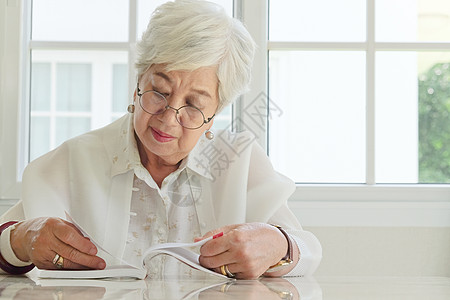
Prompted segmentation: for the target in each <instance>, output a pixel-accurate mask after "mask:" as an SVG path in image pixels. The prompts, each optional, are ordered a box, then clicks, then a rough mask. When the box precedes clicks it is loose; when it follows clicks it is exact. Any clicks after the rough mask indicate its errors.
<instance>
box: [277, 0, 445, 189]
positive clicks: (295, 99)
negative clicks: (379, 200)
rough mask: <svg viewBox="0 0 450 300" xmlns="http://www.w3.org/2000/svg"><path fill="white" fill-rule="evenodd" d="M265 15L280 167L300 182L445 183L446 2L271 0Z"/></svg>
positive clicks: (426, 0) (436, 0)
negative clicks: (277, 115)
mask: <svg viewBox="0 0 450 300" xmlns="http://www.w3.org/2000/svg"><path fill="white" fill-rule="evenodd" d="M287 7H289V9H286V8H287ZM268 19H269V22H268V24H269V28H268V33H269V39H268V60H269V66H268V68H269V87H268V90H269V93H268V95H269V98H270V100H271V102H273V103H276V105H278V106H280V108H281V110H282V112H283V114H282V116H281V117H277V118H271V119H269V124H268V128H269V136H268V148H269V153H270V155H271V157H272V160H273V162H274V164H275V166H276V167H277V168H278V169H279V170H281V171H282V172H283V173H286V174H288V175H289V176H290V177H291V178H294V179H295V180H296V181H297V182H299V183H333V184H334V183H339V184H342V183H347V184H355V183H356V184H386V183H389V184H406V183H407V184H415V183H434V184H440V183H450V121H449V120H450V118H449V115H450V102H448V101H449V100H448V99H450V88H449V85H450V71H449V65H450V44H449V42H450V22H449V19H450V4H449V2H448V1H446V0H434V1H428V0H417V1H410V0H396V1H390V0H369V1H361V0H345V1H332V0H320V1H289V0H282V1H280V0H277V1H270V4H269V14H268Z"/></svg>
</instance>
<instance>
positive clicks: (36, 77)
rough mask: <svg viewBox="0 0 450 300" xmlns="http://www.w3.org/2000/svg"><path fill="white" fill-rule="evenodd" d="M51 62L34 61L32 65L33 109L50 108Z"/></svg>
mask: <svg viewBox="0 0 450 300" xmlns="http://www.w3.org/2000/svg"><path fill="white" fill-rule="evenodd" d="M50 68H51V64H50V63H33V64H32V66H31V98H32V99H33V102H32V103H31V110H49V109H50V92H51V89H50V78H51V69H50Z"/></svg>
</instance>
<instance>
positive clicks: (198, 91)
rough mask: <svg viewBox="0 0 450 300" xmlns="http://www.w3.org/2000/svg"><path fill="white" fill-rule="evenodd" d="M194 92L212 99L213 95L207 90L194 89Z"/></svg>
mask: <svg viewBox="0 0 450 300" xmlns="http://www.w3.org/2000/svg"><path fill="white" fill-rule="evenodd" d="M192 91H193V92H195V93H197V94H199V95H202V96H205V97H209V98H211V99H212V97H211V95H210V94H209V93H208V92H207V91H205V90H199V89H193V90H192Z"/></svg>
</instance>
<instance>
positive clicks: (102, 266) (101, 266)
mask: <svg viewBox="0 0 450 300" xmlns="http://www.w3.org/2000/svg"><path fill="white" fill-rule="evenodd" d="M97 267H98V268H99V269H100V270H103V269H104V268H105V267H106V264H105V263H104V262H101V263H99V264H98V265H97Z"/></svg>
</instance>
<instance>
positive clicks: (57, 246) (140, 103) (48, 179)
mask: <svg viewBox="0 0 450 300" xmlns="http://www.w3.org/2000/svg"><path fill="white" fill-rule="evenodd" d="M137 53H138V55H137V57H138V58H137V62H136V66H137V73H138V77H137V78H138V82H137V86H136V90H135V92H134V99H133V103H132V104H131V105H130V106H129V107H128V112H129V113H128V114H127V115H125V116H124V117H122V118H120V119H119V120H117V121H115V122H113V123H112V124H110V125H108V126H106V127H104V128H102V129H99V130H95V131H92V132H89V133H86V134H84V135H81V136H79V137H76V138H74V139H71V140H69V141H67V142H65V143H64V144H62V145H61V146H59V147H58V148H57V149H55V150H53V151H51V152H49V153H48V154H46V155H44V156H42V157H40V158H38V159H36V160H35V161H33V162H31V163H30V164H29V165H28V166H27V168H26V170H25V172H24V175H23V184H22V186H23V192H22V200H21V201H20V202H19V203H18V204H17V205H16V206H14V207H13V208H12V209H11V210H9V211H8V212H7V213H6V214H5V215H4V216H2V222H6V223H3V224H2V226H1V228H0V232H1V231H2V232H1V236H0V241H1V248H0V250H1V257H0V258H1V259H0V267H1V268H2V269H3V270H4V271H6V272H9V273H25V272H27V271H29V270H30V269H31V268H32V267H33V266H36V267H38V268H44V269H55V268H68V269H85V268H92V269H103V268H105V266H106V264H107V263H108V260H106V261H105V260H104V259H103V258H104V257H103V258H101V257H100V256H101V255H99V253H98V249H97V248H96V247H95V245H94V244H93V243H92V242H91V240H90V239H88V238H85V237H84V236H83V235H81V233H80V232H79V231H78V230H77V229H76V227H75V226H74V225H73V224H71V223H70V222H69V221H67V217H66V213H67V214H68V215H70V216H71V217H72V218H73V220H76V221H77V223H79V224H80V225H81V227H83V228H84V229H85V230H86V231H87V232H88V233H89V236H90V237H91V239H92V240H93V241H96V242H98V243H99V244H101V245H102V248H104V249H106V250H107V251H108V252H110V253H111V254H112V255H113V256H114V257H116V258H120V259H123V260H125V261H127V262H129V263H131V264H139V262H140V261H141V259H142V257H141V256H142V253H143V252H144V251H145V249H146V248H148V247H150V246H152V245H155V244H158V243H165V242H192V241H194V240H199V239H204V238H206V237H209V236H211V235H213V234H216V233H219V232H223V236H222V237H220V238H216V239H213V240H211V241H208V242H207V243H206V244H204V245H203V246H202V247H201V248H200V263H201V264H202V265H203V266H205V267H206V268H210V269H213V270H215V271H216V272H219V273H223V274H224V275H227V276H230V277H234V276H235V277H236V278H257V277H259V276H261V275H266V276H283V275H294V276H296V275H305V274H311V273H312V272H314V270H315V269H316V267H317V266H318V264H319V262H320V259H321V246H320V244H319V242H318V241H317V239H316V238H315V237H314V235H312V234H311V233H309V232H306V231H303V230H302V228H301V226H300V224H299V223H298V221H297V220H296V218H295V217H294V215H293V214H292V212H291V211H290V210H289V208H288V206H287V199H288V198H289V196H290V195H291V194H292V192H293V191H294V188H295V185H294V183H293V182H292V181H290V180H289V179H287V178H286V177H284V176H282V175H280V174H279V173H277V172H275V171H274V170H273V168H272V166H271V164H270V161H269V159H268V158H267V156H266V155H265V153H264V151H263V150H262V149H261V147H259V146H258V144H257V143H256V142H255V139H254V136H252V135H251V134H250V133H247V132H242V133H231V132H220V133H216V137H214V134H213V133H212V132H211V131H210V129H211V126H212V125H213V122H214V116H215V115H217V114H218V113H219V112H220V111H221V110H222V109H223V108H224V107H225V106H227V105H229V104H230V103H231V102H232V101H233V100H234V99H236V98H237V97H238V96H239V95H240V94H241V93H243V92H244V91H245V90H246V88H247V86H248V84H249V81H250V69H251V64H252V60H253V54H254V42H253V41H252V39H251V37H250V35H249V33H248V32H247V31H246V29H245V28H244V26H243V25H242V24H241V23H240V22H239V21H237V20H234V19H232V18H230V17H228V16H227V15H226V13H225V12H224V11H223V9H221V8H220V7H219V6H217V5H215V4H212V3H208V2H203V1H187V0H180V1H175V2H169V3H166V4H164V5H162V6H160V7H159V8H158V9H156V11H155V12H154V14H153V16H152V18H151V21H150V23H149V25H148V28H147V30H146V31H145V32H144V34H143V36H142V40H141V41H140V42H139V43H138V44H137ZM243 145H245V146H243ZM220 162H222V164H221V165H220V166H221V167H220V168H218V167H217V166H218V163H220ZM225 162H226V164H225ZM7 221H8V222H7ZM16 221H20V222H19V223H17V222H16ZM272 224H274V225H272ZM190 272H191V270H190V269H188V268H187V267H185V266H183V265H181V264H177V263H176V262H174V261H171V260H170V259H165V258H160V259H159V260H158V259H156V260H155V259H154V260H151V263H150V264H149V265H148V273H149V274H150V275H151V276H159V275H162V274H168V273H175V274H179V275H182V276H184V275H186V274H189V273H190Z"/></svg>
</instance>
